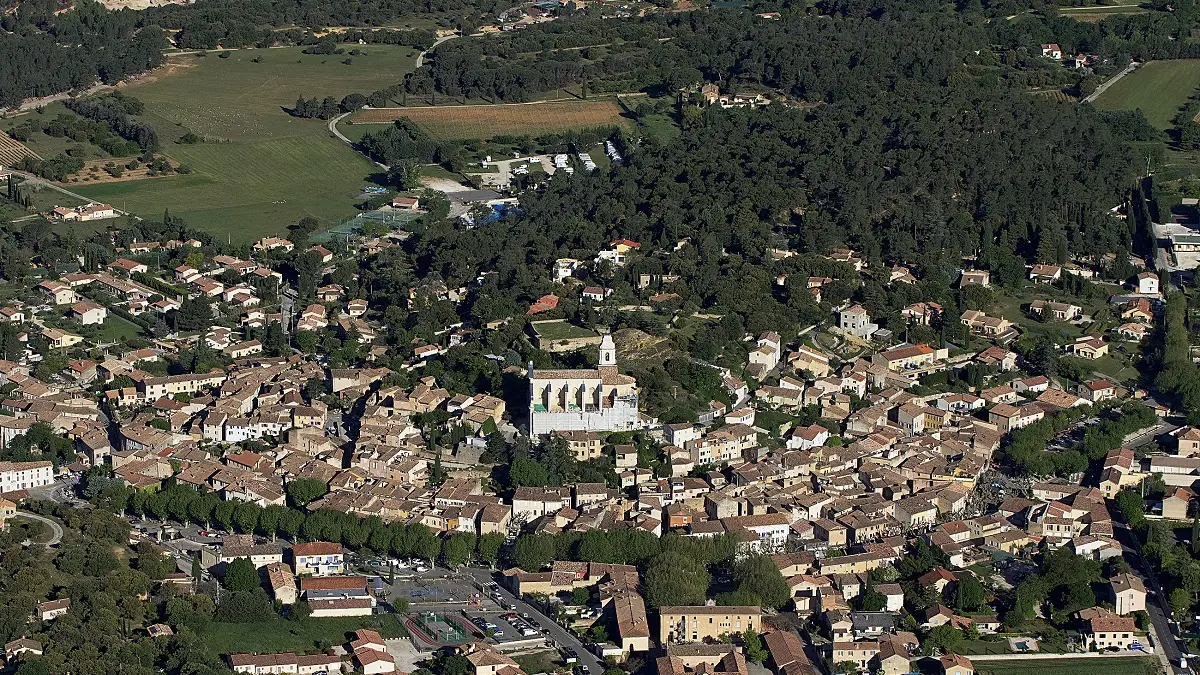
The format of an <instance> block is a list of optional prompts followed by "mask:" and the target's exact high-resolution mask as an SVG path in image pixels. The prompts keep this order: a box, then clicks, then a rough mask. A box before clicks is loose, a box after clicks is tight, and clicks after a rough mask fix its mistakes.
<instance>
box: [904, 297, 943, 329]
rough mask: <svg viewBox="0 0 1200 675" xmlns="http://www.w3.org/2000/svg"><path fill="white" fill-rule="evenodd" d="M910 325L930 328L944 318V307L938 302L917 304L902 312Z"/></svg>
mask: <svg viewBox="0 0 1200 675" xmlns="http://www.w3.org/2000/svg"><path fill="white" fill-rule="evenodd" d="M900 315H901V316H903V317H904V318H905V320H907V321H908V322H909V323H910V324H916V325H920V326H928V325H931V324H933V323H936V322H937V320H938V318H940V317H941V316H942V306H941V305H939V304H938V303H936V302H916V303H913V304H911V305H909V306H907V307H905V308H904V309H902V310H900Z"/></svg>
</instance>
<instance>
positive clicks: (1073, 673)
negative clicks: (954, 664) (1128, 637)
mask: <svg viewBox="0 0 1200 675" xmlns="http://www.w3.org/2000/svg"><path fill="white" fill-rule="evenodd" d="M974 663H975V672H976V673H978V674H979V675H1041V674H1042V673H1054V675H1154V674H1155V673H1157V672H1158V670H1159V664H1158V660H1157V659H1155V658H1153V657H1149V656H1118V657H1108V658H1088V659H1052V660H1041V659H1029V660H1012V661H975V662H974Z"/></svg>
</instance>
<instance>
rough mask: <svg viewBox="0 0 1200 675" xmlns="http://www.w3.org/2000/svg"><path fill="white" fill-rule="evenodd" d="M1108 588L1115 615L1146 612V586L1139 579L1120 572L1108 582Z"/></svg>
mask: <svg viewBox="0 0 1200 675" xmlns="http://www.w3.org/2000/svg"><path fill="white" fill-rule="evenodd" d="M1108 586H1109V592H1110V593H1111V594H1112V597H1113V607H1114V608H1115V609H1116V611H1117V614H1120V615H1122V616H1125V615H1127V614H1133V613H1134V612H1143V611H1145V610H1146V586H1145V584H1143V583H1142V580H1141V579H1140V578H1139V577H1137V576H1134V575H1133V574H1130V573H1128V572H1122V573H1120V574H1118V575H1116V576H1114V577H1113V578H1112V579H1111V580H1109V582H1108Z"/></svg>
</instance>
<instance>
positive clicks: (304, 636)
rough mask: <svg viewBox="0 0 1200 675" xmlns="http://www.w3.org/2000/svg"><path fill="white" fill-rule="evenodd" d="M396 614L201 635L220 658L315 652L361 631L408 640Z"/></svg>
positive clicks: (236, 627)
mask: <svg viewBox="0 0 1200 675" xmlns="http://www.w3.org/2000/svg"><path fill="white" fill-rule="evenodd" d="M396 617H397V615H396V614H376V615H372V616H347V617H338V618H331V619H313V618H308V619H305V620H304V621H288V620H286V619H276V620H274V621H268V622H263V623H218V622H215V621H214V622H213V623H211V624H209V625H208V626H206V627H205V628H204V629H203V630H202V631H201V634H202V635H203V636H204V638H205V641H206V642H207V643H208V646H209V647H210V648H212V649H213V651H215V652H217V653H218V654H236V653H239V652H256V653H267V652H289V651H294V652H313V651H316V650H317V649H318V646H319V645H320V644H321V643H322V642H328V643H329V644H331V645H340V644H343V643H345V642H346V641H347V640H346V637H347V634H348V633H353V632H354V631H356V630H358V629H359V628H370V629H373V630H377V631H379V633H380V634H381V635H383V637H385V638H394V637H406V636H407V635H408V630H407V629H405V628H404V626H403V624H401V623H400V620H399V619H398V618H396Z"/></svg>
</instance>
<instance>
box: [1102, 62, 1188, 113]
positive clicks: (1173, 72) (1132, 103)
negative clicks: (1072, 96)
mask: <svg viewBox="0 0 1200 675" xmlns="http://www.w3.org/2000/svg"><path fill="white" fill-rule="evenodd" d="M1197 87H1200V60H1196V59H1189V60H1178V61H1150V62H1149V63H1147V64H1146V65H1144V66H1142V67H1141V68H1139V69H1138V70H1136V71H1135V72H1133V73H1130V74H1129V75H1126V76H1125V77H1123V78H1121V80H1120V81H1118V82H1117V83H1115V84H1113V86H1111V87H1109V88H1108V89H1107V90H1106V91H1105V92H1104V93H1103V94H1101V95H1100V97H1099V98H1097V99H1096V101H1095V104H1096V106H1097V107H1100V108H1104V109H1107V110H1136V109H1138V108H1140V109H1141V110H1142V112H1143V113H1145V115H1146V120H1147V121H1148V122H1150V125H1151V126H1153V127H1155V128H1156V129H1164V130H1165V129H1169V128H1170V127H1171V126H1172V125H1171V120H1172V119H1173V118H1174V117H1175V114H1176V113H1178V112H1179V109H1180V107H1182V106H1183V105H1184V104H1185V103H1186V102H1187V100H1188V97H1190V96H1191V95H1192V94H1195V93H1196V90H1197Z"/></svg>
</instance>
